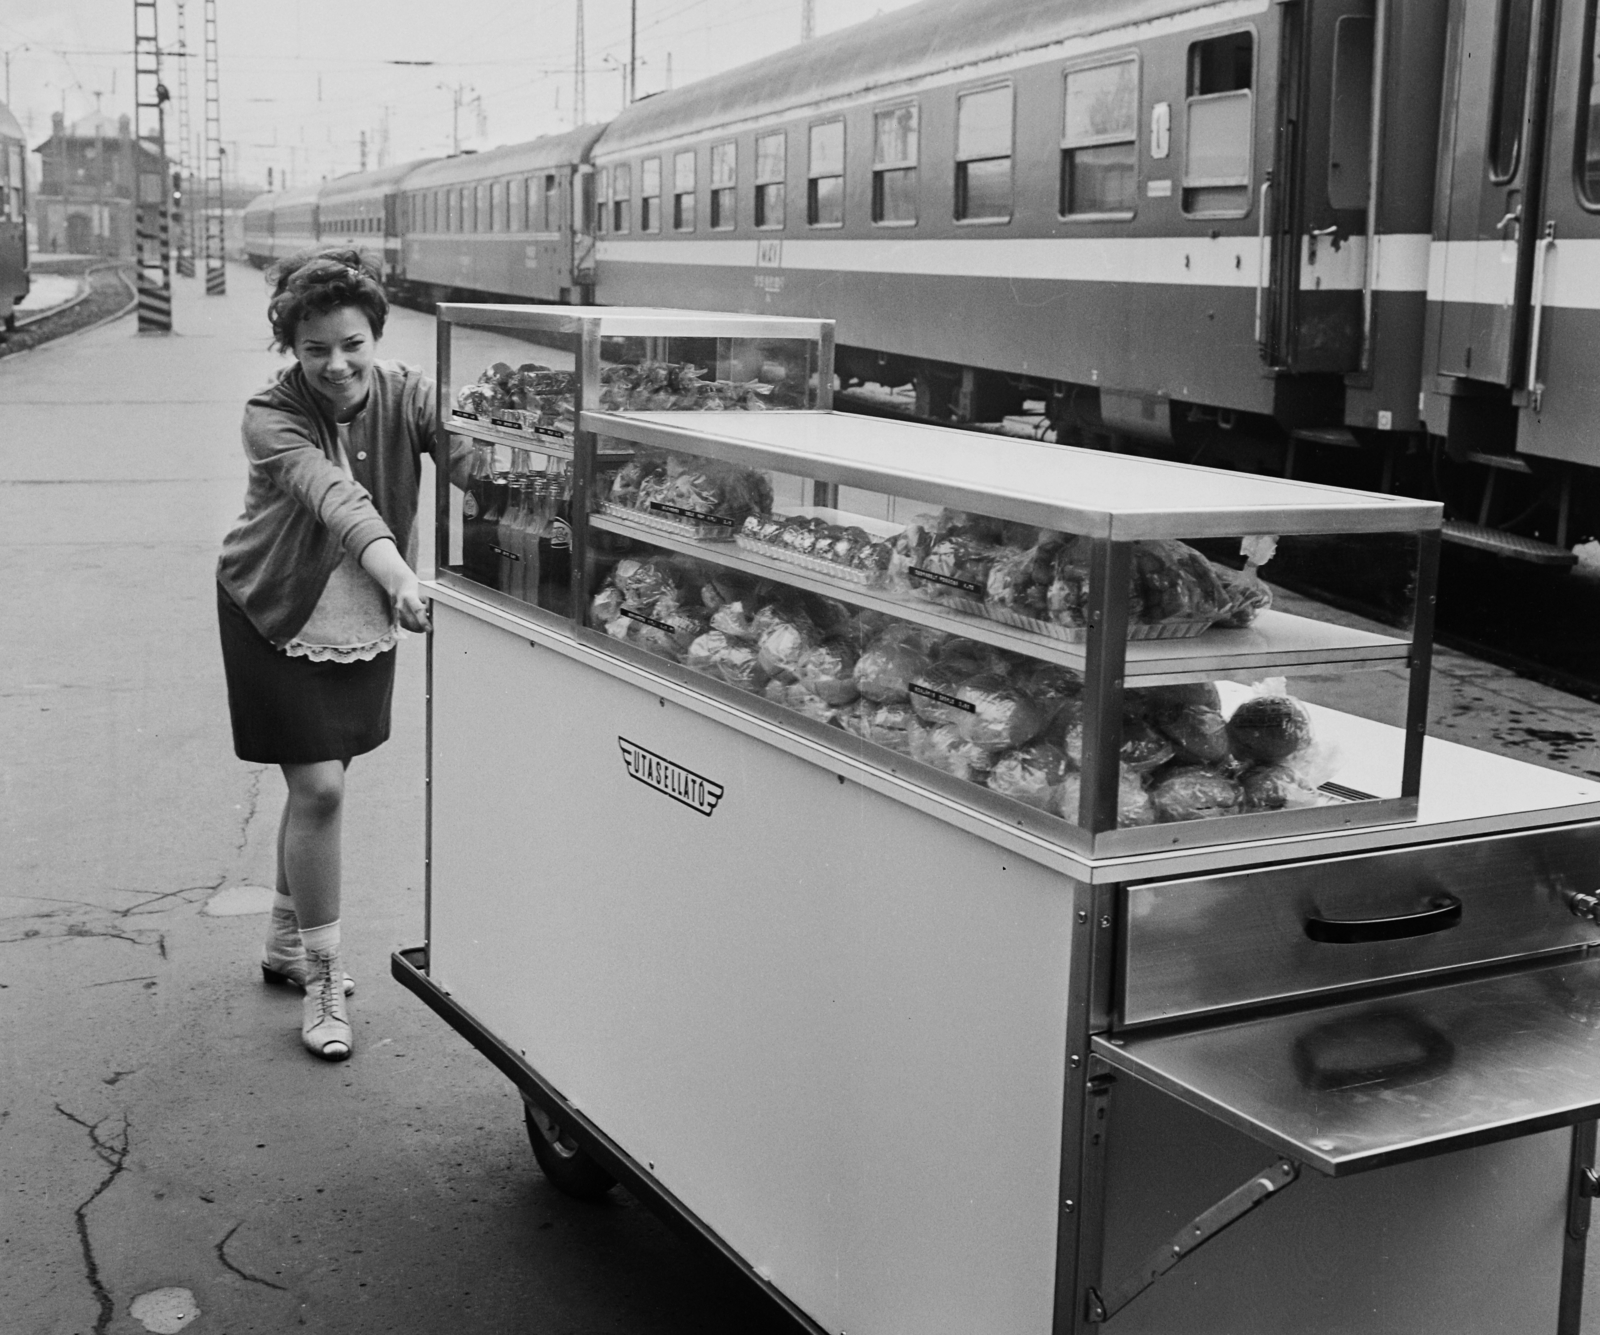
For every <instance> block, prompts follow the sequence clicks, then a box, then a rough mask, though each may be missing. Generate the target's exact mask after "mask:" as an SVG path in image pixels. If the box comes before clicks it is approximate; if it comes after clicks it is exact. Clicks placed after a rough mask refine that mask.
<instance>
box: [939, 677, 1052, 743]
mask: <svg viewBox="0 0 1600 1335" xmlns="http://www.w3.org/2000/svg"><path fill="white" fill-rule="evenodd" d="M956 697H957V699H958V700H959V701H960V702H961V704H962V705H963V706H965V709H964V710H963V711H962V712H961V713H959V714H957V715H956V718H955V725H956V729H957V731H959V732H960V734H961V735H962V737H964V738H965V739H966V740H967V741H969V742H974V743H976V744H977V745H979V746H987V747H990V748H992V749H999V748H1005V749H1009V748H1011V747H1016V746H1021V745H1022V744H1023V743H1024V742H1031V741H1032V740H1033V739H1034V738H1035V737H1037V736H1038V735H1039V734H1040V733H1041V732H1042V731H1044V725H1045V723H1046V722H1047V721H1048V715H1047V714H1046V713H1045V711H1044V710H1043V709H1041V708H1040V707H1039V704H1038V702H1037V701H1035V700H1034V699H1033V698H1032V697H1031V696H1029V695H1028V694H1026V693H1025V692H1023V691H1019V690H1017V689H1016V687H1014V686H1012V685H1011V683H1010V682H1009V681H1008V680H1007V679H1006V678H1005V677H1004V676H1002V675H1000V674H999V673H981V674H979V675H978V676H976V677H972V678H969V679H968V680H967V681H966V682H964V683H962V685H961V687H960V688H959V689H958V690H957V691H956Z"/></svg>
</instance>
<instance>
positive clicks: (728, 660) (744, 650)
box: [711, 643, 767, 694]
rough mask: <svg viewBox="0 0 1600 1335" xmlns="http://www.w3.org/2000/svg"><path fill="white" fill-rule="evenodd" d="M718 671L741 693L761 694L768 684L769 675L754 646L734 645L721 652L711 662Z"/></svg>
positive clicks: (724, 679)
mask: <svg viewBox="0 0 1600 1335" xmlns="http://www.w3.org/2000/svg"><path fill="white" fill-rule="evenodd" d="M711 661H712V662H713V663H714V664H715V665H716V669H717V674H718V675H719V676H720V677H721V678H722V679H723V681H725V682H727V683H728V685H730V686H737V687H738V688H739V689H740V690H741V691H750V692H752V693H754V694H760V692H761V690H762V689H763V688H764V687H765V686H766V684H767V674H766V672H765V671H764V670H763V669H762V667H761V660H760V659H759V658H757V657H756V651H755V648H754V647H753V646H752V645H748V644H742V643H734V644H730V645H729V646H728V647H727V648H725V649H722V650H720V651H719V652H718V653H717V655H716V657H715V658H713V659H712V660H711Z"/></svg>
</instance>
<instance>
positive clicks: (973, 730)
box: [590, 555, 1328, 826]
mask: <svg viewBox="0 0 1600 1335" xmlns="http://www.w3.org/2000/svg"><path fill="white" fill-rule="evenodd" d="M590 618H591V621H592V623H593V624H594V625H596V626H599V627H602V628H603V629H605V631H606V632H607V633H608V634H610V635H612V636H614V637H616V638H617V639H620V640H624V641H626V642H628V643H631V644H635V645H637V646H638V647H639V648H641V649H644V650H646V651H647V652H649V653H652V654H656V655H658V656H660V657H663V658H669V659H671V660H673V661H675V662H680V663H683V664H684V665H685V666H687V667H689V668H691V669H693V670H694V671H696V672H700V673H704V674H706V675H707V676H711V677H715V678H718V679H719V680H721V681H724V682H726V683H728V684H729V685H731V686H734V687H737V688H738V689H740V690H743V691H747V692H749V693H751V694H753V695H761V696H763V697H764V698H765V699H767V700H769V701H771V702H773V703H774V704H777V705H780V706H782V707H783V708H785V709H788V710H792V711H794V712H795V713H797V714H801V715H804V716H805V717H808V718H811V719H815V720H817V721H819V722H822V723H826V724H829V725H830V726H833V727H837V728H842V729H844V730H845V731H847V732H849V733H851V734H852V735H854V736H856V737H860V738H862V739H864V740H866V741H869V742H873V743H876V744H877V745H879V746H883V747H886V748H888V749H889V750H891V751H896V752H899V753H900V754H902V755H906V756H909V757H911V758H912V759H914V760H917V761H920V762H921V763H923V764H925V765H928V766H930V767H932V768H934V769H937V770H940V771H943V772H944V773H946V774H950V775H954V776H955V777H957V778H960V779H963V780H965V781H967V782H970V783H975V784H980V785H984V786H986V787H988V788H989V789H990V790H991V791H993V792H995V793H998V794H1000V795H1002V796H1004V797H1009V798H1013V799H1015V800H1017V801H1019V802H1023V803H1025V804H1027V805H1028V806H1031V807H1034V808H1036V809H1038V810H1040V811H1043V812H1048V813H1050V814H1051V815H1055V816H1059V817H1062V818H1064V819H1066V820H1069V821H1073V822H1076V821H1077V819H1078V814H1079V804H1080V800H1081V787H1080V769H1081V766H1082V762H1083V742H1084V727H1083V724H1084V718H1083V714H1084V710H1083V699H1082V690H1083V682H1082V679H1081V678H1080V677H1079V676H1078V674H1077V673H1076V672H1074V671H1072V670H1070V669H1068V668H1065V667H1061V666H1057V665H1055V664H1051V663H1046V662H1041V661H1039V660H1036V659H1028V658H1023V657H1021V656H1019V655H1016V654H1013V653H1010V652H1007V651H1003V650H1000V649H997V648H994V647H992V646H990V645H987V644H982V643H979V642H976V641H973V640H970V639H964V638H961V637H959V636H953V635H948V634H945V633H944V632H941V631H936V630H931V629H927V628H925V627H921V626H916V625H912V624H910V623H907V622H902V621H894V620H891V619H890V618H888V617H886V616H883V615H881V614H879V613H876V612H869V611H862V610H858V609H854V608H851V607H849V606H847V605H846V604H844V603H842V602H839V601H836V600H834V599H830V598H823V597H820V596H816V595H813V594H808V593H801V592H799V591H797V590H794V589H792V588H789V587H787V586H785V585H782V584H779V583H774V582H769V581H765V580H757V579H753V578H750V577H747V576H744V575H740V574H736V573H733V572H729V571H726V570H722V569H719V568H716V567H712V566H709V565H707V564H705V563H701V562H697V561H694V560H692V559H689V558H687V557H680V556H666V555H658V556H650V557H628V558H624V559H623V560H620V561H618V562H617V563H616V565H615V566H614V567H613V568H612V570H611V572H610V575H609V577H608V578H607V579H606V581H605V583H604V586H603V587H602V588H601V590H600V591H599V592H598V593H597V594H596V595H595V597H594V599H593V601H592V603H591V607H590ZM1123 698H1124V706H1123V716H1122V720H1121V738H1122V741H1121V748H1120V753H1119V762H1120V764H1119V776H1118V794H1117V811H1118V824H1119V825H1122V826H1137V825H1148V824H1151V823H1154V822H1157V821H1185V820H1199V819H1204V818H1207V817H1213V816H1224V815H1235V814H1240V813H1244V812H1254V811H1267V810H1274V809H1277V808H1281V807H1286V806H1306V805H1313V804H1316V803H1318V802H1321V801H1325V800H1326V799H1325V798H1323V797H1322V796H1321V795H1320V794H1319V793H1318V792H1317V791H1316V785H1317V783H1318V782H1319V781H1320V778H1323V777H1327V776H1326V769H1327V765H1328V757H1327V755H1326V753H1325V751H1324V750H1323V749H1322V748H1320V747H1319V746H1318V744H1317V740H1316V738H1315V737H1314V736H1313V732H1312V726H1311V717H1310V715H1309V713H1308V712H1307V711H1306V709H1305V707H1304V706H1303V705H1301V704H1300V703H1299V702H1298V701H1296V700H1294V699H1293V698H1291V697H1290V696H1288V695H1287V694H1286V693H1285V692H1284V690H1283V689H1282V687H1281V684H1273V683H1269V684H1268V685H1266V686H1265V687H1262V688H1258V689H1257V691H1256V692H1255V693H1254V694H1252V695H1251V696H1250V697H1249V698H1248V699H1246V700H1244V701H1243V702H1242V703H1241V704H1240V705H1239V706H1238V707H1237V708H1236V709H1235V710H1234V711H1233V712H1232V713H1231V715H1225V714H1224V711H1223V706H1222V701H1221V697H1220V696H1219V694H1218V692H1217V689H1216V687H1215V686H1212V685H1210V684H1209V683H1200V684H1195V685H1179V686H1162V687H1154V688H1148V689H1143V690H1140V689H1130V690H1128V691H1126V692H1124V697H1123Z"/></svg>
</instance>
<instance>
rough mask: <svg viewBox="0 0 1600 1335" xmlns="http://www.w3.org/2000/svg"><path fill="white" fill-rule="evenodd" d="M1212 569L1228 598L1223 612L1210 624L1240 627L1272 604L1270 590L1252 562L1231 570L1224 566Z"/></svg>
mask: <svg viewBox="0 0 1600 1335" xmlns="http://www.w3.org/2000/svg"><path fill="white" fill-rule="evenodd" d="M1213 564H1214V563H1213ZM1215 569H1216V572H1217V578H1218V579H1220V580H1221V581H1222V587H1223V589H1224V590H1225V592H1226V593H1227V595H1228V602H1227V606H1226V607H1225V608H1224V609H1223V611H1222V615H1221V616H1219V617H1218V618H1217V619H1216V620H1215V621H1213V622H1212V623H1211V624H1212V625H1213V626H1215V627H1219V628H1221V629H1224V630H1242V629H1243V628H1244V627H1246V626H1248V625H1250V624H1251V623H1252V622H1254V621H1255V619H1256V617H1257V616H1259V615H1260V614H1261V613H1262V612H1265V611H1266V610H1267V609H1268V608H1269V607H1271V606H1272V590H1271V589H1269V588H1268V587H1267V586H1266V584H1264V583H1263V582H1262V580H1261V577H1260V576H1259V575H1258V574H1256V568H1255V566H1254V565H1246V566H1245V568H1244V569H1243V570H1230V569H1229V568H1228V567H1227V566H1215Z"/></svg>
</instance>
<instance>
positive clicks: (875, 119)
mask: <svg viewBox="0 0 1600 1335" xmlns="http://www.w3.org/2000/svg"><path fill="white" fill-rule="evenodd" d="M916 220H917V104H916V103H915V102H912V103H910V104H909V105H907V106H903V107H889V108H886V109H885V110H883V111H875V112H873V114H872V221H873V222H875V223H887V224H890V225H894V224H900V225H909V224H911V223H914V222H916Z"/></svg>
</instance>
